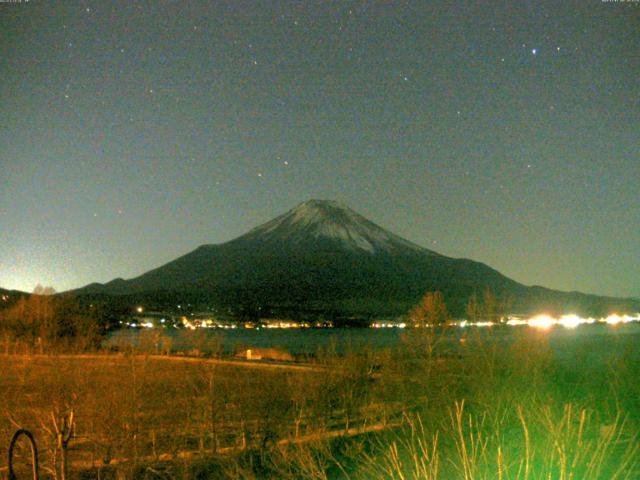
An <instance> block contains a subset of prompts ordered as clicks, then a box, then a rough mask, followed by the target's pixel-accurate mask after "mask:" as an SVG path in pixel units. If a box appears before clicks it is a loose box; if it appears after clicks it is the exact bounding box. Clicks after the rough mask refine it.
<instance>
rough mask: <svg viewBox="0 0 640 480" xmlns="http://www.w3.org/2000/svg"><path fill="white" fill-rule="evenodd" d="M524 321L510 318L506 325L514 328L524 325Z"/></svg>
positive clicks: (525, 322)
mask: <svg viewBox="0 0 640 480" xmlns="http://www.w3.org/2000/svg"><path fill="white" fill-rule="evenodd" d="M526 324H527V321H526V320H520V319H519V318H511V319H509V320H508V321H507V325H511V326H516V325H526Z"/></svg>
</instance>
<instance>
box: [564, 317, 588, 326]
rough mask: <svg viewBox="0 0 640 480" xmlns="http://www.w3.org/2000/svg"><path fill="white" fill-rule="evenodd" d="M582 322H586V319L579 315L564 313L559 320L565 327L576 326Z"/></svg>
mask: <svg viewBox="0 0 640 480" xmlns="http://www.w3.org/2000/svg"><path fill="white" fill-rule="evenodd" d="M581 323H586V320H585V319H584V318H580V317H579V316H577V315H563V316H562V317H560V320H558V324H560V325H562V326H563V327H564V328H576V327H577V326H578V325H580V324H581Z"/></svg>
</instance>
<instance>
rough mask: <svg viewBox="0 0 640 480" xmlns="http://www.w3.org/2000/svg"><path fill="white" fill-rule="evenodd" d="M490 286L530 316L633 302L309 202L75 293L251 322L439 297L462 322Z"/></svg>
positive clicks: (389, 307)
mask: <svg viewBox="0 0 640 480" xmlns="http://www.w3.org/2000/svg"><path fill="white" fill-rule="evenodd" d="M487 288H488V289H491V290H492V291H493V292H494V293H495V295H496V296H497V297H498V299H506V298H509V299H510V303H511V305H512V308H513V309H514V310H516V311H520V312H523V313H524V312H527V313H529V312H532V311H534V310H536V309H541V308H544V309H546V310H547V311H566V309H568V308H571V309H573V310H574V311H576V310H578V311H590V312H591V311H594V310H598V309H602V308H609V306H610V305H617V306H618V307H624V306H625V305H626V304H627V303H628V301H626V300H621V299H613V298H608V297H597V296H593V295H585V294H580V293H576V292H572V293H566V292H558V291H553V290H548V289H545V288H543V287H526V286H524V285H522V284H520V283H518V282H516V281H514V280H511V279H509V278H507V277H505V276H504V275H502V274H501V273H499V272H498V271H496V270H494V269H492V268H491V267H489V266H487V265H485V264H483V263H479V262H475V261H472V260H468V259H456V258H451V257H447V256H444V255H441V254H439V253H436V252H434V251H432V250H428V249H426V248H423V247H421V246H419V245H416V244H415V243H412V242H410V241H408V240H405V239H403V238H401V237H399V236H398V235H395V234H393V233H391V232H388V231H387V230H385V229H383V228H382V227H380V226H378V225H376V224H375V223H373V222H371V221H370V220H368V219H366V218H364V217H363V216H361V215H359V214H358V213H356V212H354V211H353V210H351V209H350V208H348V207H347V206H345V205H343V204H342V203H339V202H335V201H327V200H308V201H306V202H303V203H301V204H299V205H298V206H296V207H295V208H293V209H292V210H290V211H289V212H287V213H285V214H283V215H281V216H279V217H276V218H274V219H273V220H271V221H269V222H267V223H265V224H263V225H260V226H258V227H256V228H254V229H253V230H251V231H249V232H248V233H246V234H244V235H242V236H240V237H238V238H236V239H234V240H231V241H229V242H226V243H222V244H218V245H202V246H200V247H198V248H196V249H195V250H194V251H192V252H190V253H188V254H186V255H184V256H182V257H180V258H177V259H176V260H173V261H171V262H169V263H167V264H165V265H163V266H161V267H159V268H156V269H154V270H151V271H149V272H147V273H144V274H143V275H140V276H138V277H136V278H132V279H130V280H123V279H116V280H113V281H111V282H109V283H106V284H98V283H94V284H90V285H87V286H86V287H83V288H81V289H79V290H76V291H75V292H74V293H75V294H77V295H79V296H84V297H88V298H92V299H96V298H104V297H110V298H112V297H115V296H117V297H119V301H120V302H126V303H131V304H134V303H135V302H139V301H141V300H144V301H146V302H152V303H155V304H156V305H162V304H164V305H175V304H176V303H181V302H182V303H186V302H190V303H192V304H193V305H203V306H204V305H216V306H218V307H223V308H225V309H227V310H228V311H230V312H233V313H242V314H249V315H265V316H267V315H271V316H278V315H282V316H287V315H296V314H297V315H305V314H310V315H323V316H325V315H333V316H343V317H345V316H346V317H348V316H356V317H368V316H372V315H395V314H398V313H404V312H406V311H407V309H408V308H409V307H410V306H411V305H413V304H415V302H416V301H417V300H418V299H419V298H420V297H421V296H422V295H423V294H424V293H425V292H426V291H434V290H439V291H441V292H442V293H443V295H444V298H445V300H446V302H447V306H448V308H449V310H450V311H451V312H452V313H453V314H458V315H459V314H463V312H464V305H465V304H466V302H467V300H468V298H469V296H470V295H472V294H473V293H474V292H476V293H481V292H482V291H484V290H485V289H487Z"/></svg>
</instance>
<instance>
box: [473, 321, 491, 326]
mask: <svg viewBox="0 0 640 480" xmlns="http://www.w3.org/2000/svg"><path fill="white" fill-rule="evenodd" d="M494 325H495V323H493V322H476V323H475V326H476V327H493V326H494Z"/></svg>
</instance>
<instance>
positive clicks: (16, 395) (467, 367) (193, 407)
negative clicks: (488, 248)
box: [0, 329, 640, 479]
mask: <svg viewBox="0 0 640 480" xmlns="http://www.w3.org/2000/svg"><path fill="white" fill-rule="evenodd" d="M631 353H632V352H629V355H631ZM1 361H2V365H3V367H4V371H3V374H2V376H0V389H2V391H3V392H4V394H3V397H4V401H3V403H2V407H1V409H2V411H1V412H0V413H1V415H0V436H1V438H3V439H6V440H5V441H8V439H9V438H10V436H11V433H12V432H13V431H14V430H15V429H16V428H27V429H29V430H30V431H32V432H34V434H35V437H36V440H37V442H38V445H39V448H40V458H41V464H42V465H41V467H42V468H41V471H42V473H43V474H45V475H49V476H51V477H52V478H53V477H57V478H61V477H62V476H63V475H65V474H66V478H80V477H83V478H98V477H100V478H112V477H113V478H115V476H116V474H117V475H118V476H120V477H122V476H124V477H125V478H127V477H128V478H246V479H251V478H282V479H289V478H291V479H293V478H317V479H322V478H348V479H371V478H390V479H391V478H393V479H395V478H397V479H436V478H438V479H459V478H462V479H479V478H486V479H494V478H503V479H538V478H540V479H542V478H545V479H546V478H553V479H570V478H572V479H599V478H602V479H622V478H638V476H639V475H640V466H639V462H638V458H639V457H640V451H639V446H638V432H639V431H640V418H639V412H640V387H639V385H638V382H637V378H640V377H639V374H640V372H639V371H638V370H639V369H640V368H639V366H638V364H637V362H633V361H631V358H628V357H627V356H625V355H624V354H621V355H618V356H617V357H616V363H604V364H593V365H589V364H584V363H583V364H579V365H574V366H571V365H566V364H562V363H561V362H559V361H558V360H557V359H556V357H555V356H554V354H553V353H552V351H551V349H550V347H549V345H548V343H547V337H546V336H545V335H544V334H540V335H536V334H532V333H531V331H530V330H526V331H524V330H523V331H522V332H521V334H516V335H514V336H513V338H512V340H511V341H510V343H508V344H504V343H501V344H498V343H494V342H492V341H490V340H486V338H485V339H484V340H481V339H480V338H476V337H474V335H473V334H471V335H470V336H468V337H466V338H465V341H464V343H462V344H457V345H453V344H451V343H447V342H445V341H443V338H442V337H438V336H437V335H435V334H434V333H433V331H431V330H429V329H417V330H416V331H412V332H411V333H409V334H407V336H406V337H405V339H404V342H403V344H402V345H401V346H400V347H398V348H396V349H392V350H384V351H372V350H367V349H362V350H359V351H353V352H349V353H347V354H343V355H337V354H335V352H319V353H318V355H317V356H316V358H315V360H314V362H313V363H311V364H308V365H305V366H300V365H298V367H299V368H286V367H281V366H278V365H274V364H270V363H267V364H263V366H260V365H261V364H255V363H249V362H248V363H247V366H245V365H236V364H232V363H225V362H224V361H219V360H215V359H206V358H197V359H196V358H178V357H170V356H156V355H148V354H136V353H135V352H129V353H127V354H117V355H116V354H91V355H88V354H84V355H33V354H30V355H17V354H13V355H3V356H2V359H1ZM64 429H67V430H68V431H69V436H68V443H67V444H64V445H63V444H61V443H60V437H61V434H64V433H65V432H64ZM71 430H72V431H71ZM63 458H64V462H63ZM18 463H19V464H20V463H22V464H24V463H28V462H27V458H26V456H24V455H23V456H22V457H19V458H18ZM63 463H64V464H65V465H64V466H63ZM23 468H26V467H25V466H24V465H23ZM63 470H66V472H63Z"/></svg>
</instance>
